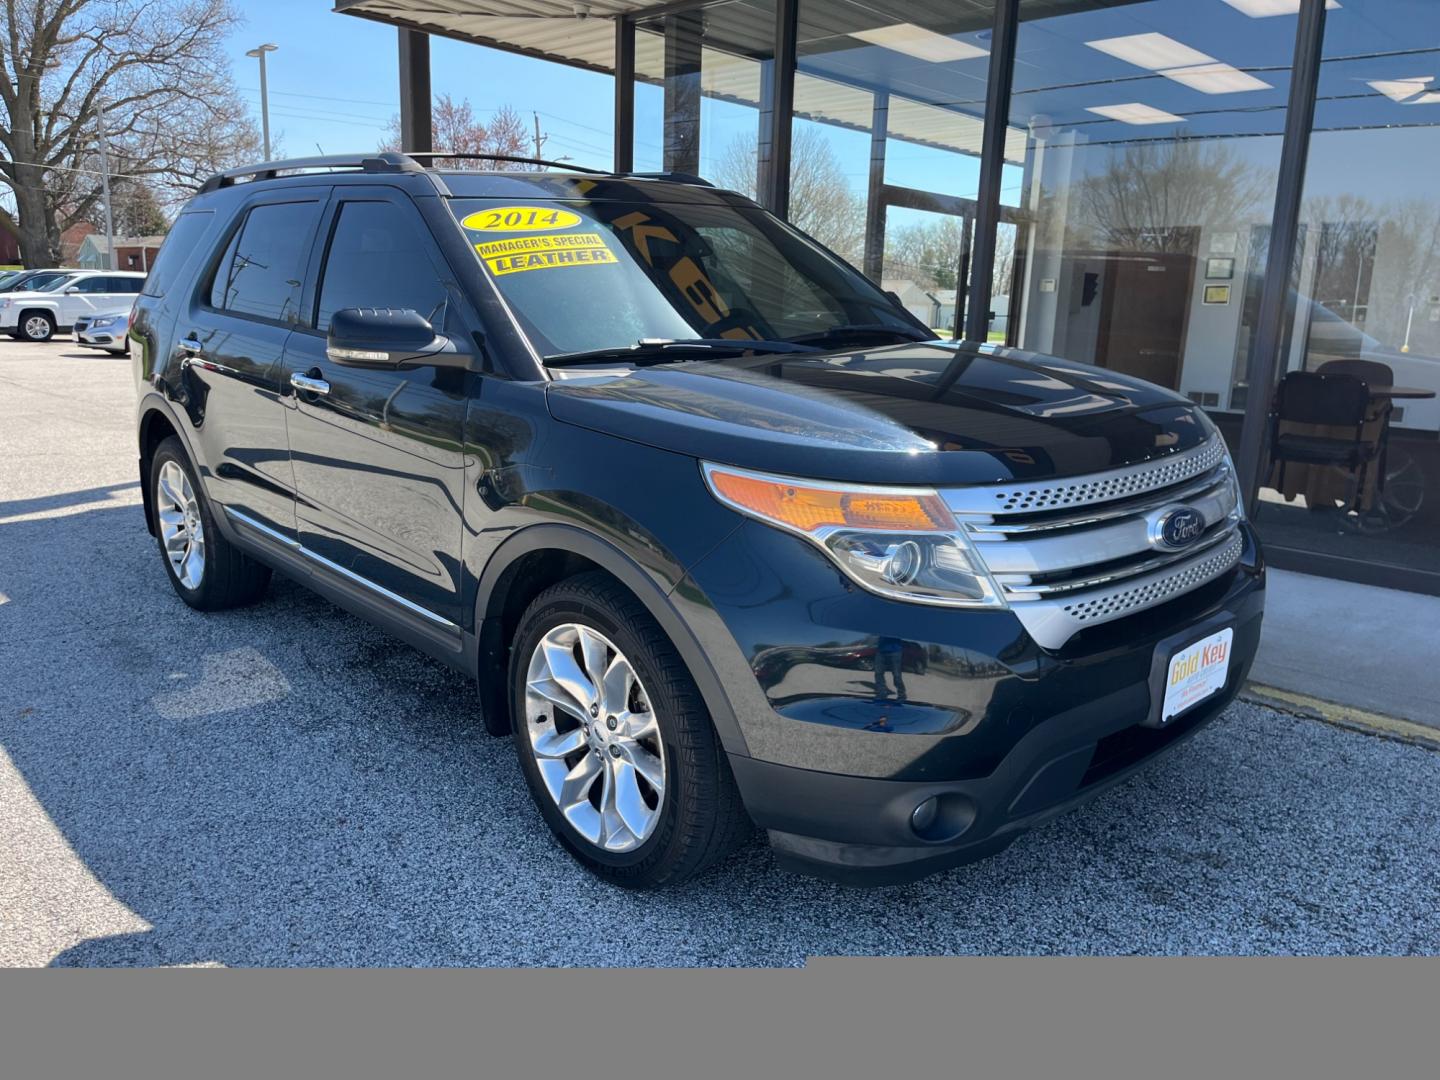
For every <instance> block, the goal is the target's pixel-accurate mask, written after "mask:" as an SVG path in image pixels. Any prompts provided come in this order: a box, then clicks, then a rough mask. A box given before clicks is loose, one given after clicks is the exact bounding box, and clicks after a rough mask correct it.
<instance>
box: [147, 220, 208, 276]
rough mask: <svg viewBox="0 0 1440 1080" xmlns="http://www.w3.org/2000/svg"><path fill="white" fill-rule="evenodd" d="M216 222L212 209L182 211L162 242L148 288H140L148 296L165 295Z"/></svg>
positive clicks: (151, 268)
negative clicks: (190, 211)
mask: <svg viewBox="0 0 1440 1080" xmlns="http://www.w3.org/2000/svg"><path fill="white" fill-rule="evenodd" d="M214 221H215V215H214V214H213V213H212V212H211V211H209V210H199V211H194V212H192V213H188V214H181V215H180V216H179V217H178V218H176V219H175V224H174V225H172V226H171V227H170V233H169V235H168V236H166V237H165V242H164V243H163V244H161V245H160V253H159V254H158V255H156V256H155V264H154V265H153V266H151V267H150V276H149V277H147V278H146V279H145V288H144V289H142V290H141V291H142V292H144V293H145V295H146V296H164V295H165V293H166V292H168V291H169V289H170V286H171V285H172V284H174V282H175V278H176V277H177V276H179V274H180V271H181V270H182V269H183V268H184V266H185V263H186V261H187V260H188V258H189V256H190V255H191V253H193V252H194V250H195V246H196V245H197V244H198V243H200V241H201V240H202V239H203V238H204V236H205V233H206V232H208V231H209V229H210V226H211V224H213V223H214Z"/></svg>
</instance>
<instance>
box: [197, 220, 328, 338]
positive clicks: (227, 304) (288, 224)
mask: <svg viewBox="0 0 1440 1080" xmlns="http://www.w3.org/2000/svg"><path fill="white" fill-rule="evenodd" d="M319 217H320V204H319V203H317V202H291V203H262V204H261V205H259V206H256V207H254V208H252V209H251V211H250V213H249V214H248V215H247V216H246V218H245V224H244V225H242V226H241V227H240V231H239V232H237V233H236V234H235V237H234V239H232V240H231V241H230V245H229V247H227V248H226V251H225V257H224V258H223V259H221V261H220V265H219V267H218V268H217V269H216V272H215V280H214V283H213V284H212V285H211V288H210V305H211V307H216V308H220V309H221V310H223V311H232V312H235V313H236V314H239V315H255V316H258V317H259V318H262V319H275V320H276V321H278V322H289V321H291V320H293V319H294V318H295V317H296V316H297V314H298V309H299V304H300V283H301V280H302V279H303V277H304V274H305V257H306V255H307V254H308V253H309V251H310V237H311V233H312V232H313V230H314V227H315V223H316V221H317V219H318V218H319Z"/></svg>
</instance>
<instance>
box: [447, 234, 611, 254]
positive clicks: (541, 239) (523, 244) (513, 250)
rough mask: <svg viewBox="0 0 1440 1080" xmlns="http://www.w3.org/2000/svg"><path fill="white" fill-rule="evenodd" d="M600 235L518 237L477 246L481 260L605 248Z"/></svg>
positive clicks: (490, 241)
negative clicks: (573, 249)
mask: <svg viewBox="0 0 1440 1080" xmlns="http://www.w3.org/2000/svg"><path fill="white" fill-rule="evenodd" d="M604 246H605V241H604V240H602V239H601V238H600V234H599V233H593V232H591V233H560V234H559V235H556V236H517V237H514V238H512V239H509V240H482V241H481V242H480V243H478V244H476V245H475V250H476V251H478V252H479V253H480V256H481V258H485V259H493V258H495V257H497V256H500V255H518V254H520V253H521V252H523V251H565V250H568V249H570V248H603V247H604Z"/></svg>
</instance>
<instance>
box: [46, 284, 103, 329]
mask: <svg viewBox="0 0 1440 1080" xmlns="http://www.w3.org/2000/svg"><path fill="white" fill-rule="evenodd" d="M109 293H110V278H109V277H107V276H106V275H105V274H87V275H86V276H85V277H82V278H80V279H78V280H76V281H73V282H71V283H70V284H69V285H66V286H65V288H63V289H61V290H60V295H59V296H58V297H57V300H58V301H59V304H58V309H59V310H58V311H57V312H56V316H57V319H56V321H57V322H59V324H60V325H61V326H74V325H75V320H76V319H78V318H79V317H80V316H81V315H97V314H99V313H100V312H101V310H102V308H101V305H102V304H103V303H104V301H106V300H108V299H109ZM105 310H108V309H105Z"/></svg>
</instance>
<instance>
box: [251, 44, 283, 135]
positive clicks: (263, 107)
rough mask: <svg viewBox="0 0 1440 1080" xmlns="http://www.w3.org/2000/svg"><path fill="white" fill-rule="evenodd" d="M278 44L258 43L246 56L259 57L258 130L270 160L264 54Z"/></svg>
mask: <svg viewBox="0 0 1440 1080" xmlns="http://www.w3.org/2000/svg"><path fill="white" fill-rule="evenodd" d="M279 47H280V46H278V45H271V44H268V43H267V44H265V45H258V46H256V47H255V48H253V49H251V50H250V51H249V52H247V53H246V54H245V55H246V56H255V57H259V59H260V131H261V134H262V135H263V137H264V140H265V160H266V161H269V160H270V90H269V87H267V86H266V85H265V54H266V53H271V52H274V51H275V50H276V49H278V48H279Z"/></svg>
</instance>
